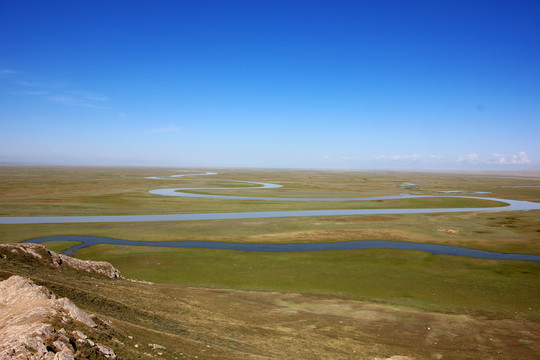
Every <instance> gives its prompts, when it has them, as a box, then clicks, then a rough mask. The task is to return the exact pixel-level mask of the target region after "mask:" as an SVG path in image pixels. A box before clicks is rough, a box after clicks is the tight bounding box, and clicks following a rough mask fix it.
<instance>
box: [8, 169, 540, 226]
mask: <svg viewBox="0 0 540 360" xmlns="http://www.w3.org/2000/svg"><path fill="white" fill-rule="evenodd" d="M215 174H217V173H210V172H208V173H204V174H184V175H173V176H171V177H169V178H159V177H148V178H147V179H155V180H174V178H177V177H181V176H194V175H199V176H200V175H215ZM219 181H231V182H243V183H249V184H255V185H258V186H256V187H254V186H250V187H237V188H235V190H242V189H250V190H253V189H269V188H279V187H282V185H278V184H270V183H262V182H254V181H238V180H219ZM223 189H224V188H170V189H155V190H150V191H149V193H151V194H154V195H163V196H182V197H197V198H209V199H232V200H259V201H372V200H391V199H415V198H429V197H431V198H433V197H457V198H469V199H482V200H493V201H497V202H501V203H505V204H506V205H504V206H496V207H482V208H433V209H430V208H426V209H344V210H294V211H257V212H229V213H204V214H168V215H106V216H99V215H97V216H1V217H0V224H60V223H96V222H103V223H110V222H142V221H192V220H232V219H259V218H277V217H305V216H344V215H388V214H426V213H451V212H452V213H454V212H478V211H519V210H540V203H535V202H531V201H521V200H509V199H499V198H489V197H476V196H463V195H461V196H455V195H411V194H401V195H395V196H379V197H352V198H279V197H254V196H226V195H205V194H192V193H186V192H184V191H190V190H223Z"/></svg>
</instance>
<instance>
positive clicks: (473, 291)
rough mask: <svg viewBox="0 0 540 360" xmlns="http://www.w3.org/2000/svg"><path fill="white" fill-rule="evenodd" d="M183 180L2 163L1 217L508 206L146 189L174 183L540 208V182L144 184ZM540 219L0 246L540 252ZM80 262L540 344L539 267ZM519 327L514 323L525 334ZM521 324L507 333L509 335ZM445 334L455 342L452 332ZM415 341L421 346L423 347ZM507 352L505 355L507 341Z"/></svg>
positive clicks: (445, 262)
mask: <svg viewBox="0 0 540 360" xmlns="http://www.w3.org/2000/svg"><path fill="white" fill-rule="evenodd" d="M177 170H178V169H157V168H146V169H143V168H115V169H113V168H69V167H20V166H3V167H2V168H0V201H1V203H0V213H1V216H45V215H62V216H69V215H105V214H111V215H112V214H114V215H124V214H174V213H205V212H242V211H277V210H308V209H356V208H388V207H393V208H416V207H419V208H431V207H445V208H446V207H448V208H451V207H484V206H486V207H489V206H498V205H497V203H494V202H491V201H487V200H477V199H463V198H425V199H399V200H377V201H370V202H354V201H351V202H301V203H299V202H278V201H275V202H274V201H257V200H230V199H200V198H182V197H174V198H173V197H165V196H158V195H152V194H149V193H148V191H149V190H151V189H155V188H170V187H194V188H195V187H223V188H224V189H223V190H204V192H205V193H211V194H220V195H242V196H265V197H352V196H362V197H368V196H387V195H397V194H400V193H404V192H418V193H422V194H427V195H437V194H440V193H438V192H439V191H449V190H460V191H464V192H465V193H467V192H475V191H482V192H489V193H488V194H475V195H474V196H477V197H497V198H506V199H514V200H527V201H535V202H540V187H538V185H540V176H538V174H536V173H528V172H524V173H519V174H515V173H497V174H494V173H436V172H423V173H418V172H368V171H365V172H360V171H316V170H267V169H256V170H246V169H211V171H215V172H218V174H217V175H212V176H193V177H188V176H186V177H184V178H177V179H174V180H151V179H145V177H148V176H158V177H164V176H170V175H172V174H182V173H178V172H176V171H177ZM188 170H192V171H189V172H186V173H185V174H189V173H200V172H202V171H201V169H188ZM209 171H210V170H209ZM220 180H245V181H261V182H270V183H277V184H281V185H283V187H282V188H277V189H253V190H250V189H235V187H238V186H246V185H245V184H243V183H238V184H236V183H230V182H224V181H220ZM201 192H202V191H201ZM539 218H540V211H538V210H534V211H514V212H505V211H497V212H470V213H468V212H467V213H453V214H450V213H448V214H445V213H442V214H407V215H384V216H382V215H381V216H376V215H367V216H329V217H310V218H274V219H247V220H212V221H185V222H167V223H166V222H156V223H122V224H110V223H89V224H33V225H0V242H3V243H7V242H20V241H24V240H27V239H31V238H35V237H40V236H52V235H95V236H107V237H115V238H119V239H126V240H146V241H172V240H211V241H235V242H268V243H291V242H322V241H324V242H329V241H330V242H332V241H346V240H395V241H411V242H426V243H436V244H448V245H457V246H463V247H469V248H475V249H482V250H489V251H497V252H511V253H527V254H540V222H539V220H538V219H539ZM48 246H49V248H51V249H53V250H55V251H60V250H62V249H64V248H66V247H69V246H70V244H68V243H60V242H54V243H50V244H48ZM76 256H77V257H80V258H83V259H92V260H106V261H110V262H111V263H113V265H114V266H116V267H118V268H119V269H120V270H121V271H122V273H123V274H124V275H125V276H126V277H128V278H133V279H137V280H144V281H151V282H156V283H160V284H167V286H173V287H176V286H180V287H186V286H188V287H197V288H198V289H200V291H205V290H204V289H207V291H212V290H211V289H223V291H229V290H231V291H232V290H235V291H236V290H242V291H263V292H265V293H268V294H272V292H279V293H280V295H276V297H275V298H276V299H278V298H283V297H284V296H286V294H293V293H299V294H302V296H305V297H307V298H309V299H311V300H309V301H308V302H311V303H315V302H317V301H319V300H316V299H321V301H322V299H324V301H325V302H326V301H329V302H334V303H335V304H337V303H338V302H339V301H360V302H362V303H364V304H378V305H385V306H393V307H396V309H401V310H396V311H397V312H398V313H399V312H401V311H405V310H404V309H408V310H407V311H414V312H419V313H418V314H420V313H423V312H426V313H425V314H427V313H428V312H429V313H440V314H453V315H460V314H461V315H467V316H473V317H474V318H475V321H478V322H480V323H481V322H482V321H485V322H486V324H487V322H490V321H493V320H495V319H507V320H508V321H510V320H511V319H516V318H517V317H519V319H521V320H520V321H521V322H524V323H526V324H527V326H529V327H532V329H533V334H534V337H535V339H537V340H538V339H540V329H539V328H538V325H537V324H538V320H540V300H539V299H540V280H539V279H540V277H539V275H540V264H538V263H534V262H526V261H508V260H505V261H503V260H481V259H474V258H464V257H463V258H461V257H449V256H434V255H431V254H428V253H424V252H416V251H406V250H381V249H373V250H350V251H325V252H316V253H308V252H306V253H295V254H261V253H244V252H236V251H223V250H219V251H218V250H200V249H164V248H148V247H125V246H111V245H99V246H93V247H90V248H87V249H83V250H81V251H79V252H78V253H77V254H76ZM171 289H172V288H171ZM171 291H172V290H171ZM182 291H183V290H182ZM306 301H307V300H306ZM282 305H283V304H282ZM287 306H293V304H289V305H287ZM298 306H299V305H298V304H296V305H294V307H298ZM238 311H240V310H238ZM295 311H308V312H309V311H315V310H313V309H312V310H309V309H296V310H295ZM317 311H319V310H317ZM320 311H322V310H320ZM340 316H346V315H343V314H341V315H340ZM482 319H484V320H482ZM409 321H410V320H409ZM413 323H414V322H413ZM519 324H521V325H519ZM535 324H536V325H535ZM522 325H523V323H516V326H522ZM411 326H412V325H411ZM501 326H502V325H501ZM512 326H513V325H512ZM512 326H510V327H509V328H508V329H505V330H504V331H508V334H510V332H511V330H512ZM468 331H469V330H468V329H462V330H460V331H458V333H461V334H468ZM501 331H503V327H501ZM505 334H506V332H505ZM396 336H397V335H396ZM440 336H442V337H444V336H447V337H451V335H450V334H449V333H448V334H446V335H444V334H442V335H440ZM505 336H506V335H505ZM508 336H510V335H508ZM411 341H412V342H411V344H412V343H414V341H415V340H411ZM528 341H529V343H528V345H522V346H525V347H526V348H527V349H529V350H527V351H531V352H532V353H534V352H535V351H537V350H538V347H539V343H538V341H533V342H532V344H531V343H530V339H529V340H528ZM500 346H501V349H502V348H505V346H507V345H504V346H503V345H500ZM508 346H509V345H508ZM505 349H506V348H505ZM435 350H436V351H438V352H440V353H445V354H446V353H447V352H448V349H446V350H445V349H444V348H442V349H441V348H438V347H437V346H435V345H433V351H435ZM507 350H508V349H506V350H505V351H507ZM445 351H446V352H445ZM510 358H511V357H510Z"/></svg>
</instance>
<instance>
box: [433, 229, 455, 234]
mask: <svg viewBox="0 0 540 360" xmlns="http://www.w3.org/2000/svg"><path fill="white" fill-rule="evenodd" d="M437 231H438V232H442V233H447V234H459V230H458V229H438V230H437Z"/></svg>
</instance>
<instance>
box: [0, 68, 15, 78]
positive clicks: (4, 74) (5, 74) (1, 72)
mask: <svg viewBox="0 0 540 360" xmlns="http://www.w3.org/2000/svg"><path fill="white" fill-rule="evenodd" d="M16 73H17V71H15V70H12V69H0V77H8V76H11V75H15V74H16Z"/></svg>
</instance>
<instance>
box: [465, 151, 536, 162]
mask: <svg viewBox="0 0 540 360" xmlns="http://www.w3.org/2000/svg"><path fill="white" fill-rule="evenodd" d="M457 162H458V163H468V164H478V165H480V164H491V165H523V164H530V163H531V160H530V159H529V157H528V156H527V154H526V153H525V151H520V152H519V153H517V154H499V153H494V154H493V155H492V156H491V158H489V159H488V158H483V157H480V155H478V154H474V153H473V154H467V155H460V156H459V157H458V158H457Z"/></svg>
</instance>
